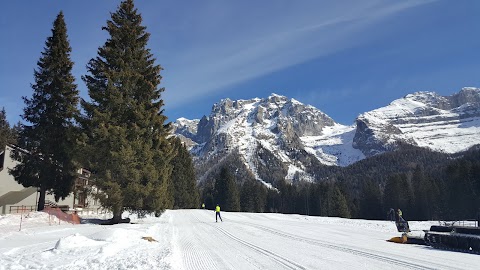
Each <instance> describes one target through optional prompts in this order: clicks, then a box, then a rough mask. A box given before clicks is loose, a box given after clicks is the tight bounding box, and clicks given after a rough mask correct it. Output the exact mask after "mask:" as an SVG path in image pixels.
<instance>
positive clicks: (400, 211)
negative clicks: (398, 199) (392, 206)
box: [397, 208, 405, 221]
mask: <svg viewBox="0 0 480 270" xmlns="http://www.w3.org/2000/svg"><path fill="white" fill-rule="evenodd" d="M397 215H398V221H405V220H404V219H403V217H402V210H400V208H398V209H397Z"/></svg>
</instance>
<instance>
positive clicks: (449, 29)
mask: <svg viewBox="0 0 480 270" xmlns="http://www.w3.org/2000/svg"><path fill="white" fill-rule="evenodd" d="M119 3H120V2H119V1H94V0H82V1H53V0H48V1H47V0H31V1H26V0H17V1H6V2H4V3H2V7H3V12H2V16H1V17H0V37H1V40H0V107H5V109H6V111H7V116H8V120H9V121H10V123H11V124H13V123H15V122H17V121H19V120H20V117H19V115H20V114H22V108H23V107H24V104H23V101H22V99H21V97H22V96H28V97H31V95H32V89H31V87H30V84H31V83H33V82H34V78H33V70H34V69H36V68H37V66H36V62H37V61H38V59H39V58H40V55H41V52H42V51H43V50H44V49H43V48H44V44H45V40H46V38H47V37H48V36H50V35H51V29H52V24H53V21H54V20H55V17H56V15H57V14H58V13H59V12H60V11H61V10H62V11H63V12H64V15H65V20H66V23H67V30H68V36H69V41H70V45H71V47H72V53H71V59H72V60H73V61H74V63H75V66H74V69H73V75H74V76H75V77H76V79H77V80H76V83H77V85H78V88H79V90H80V92H81V96H82V97H83V98H87V99H88V94H87V89H86V87H85V84H84V83H83V81H82V80H81V79H80V77H81V76H82V75H85V74H86V68H85V66H86V64H87V62H88V61H89V60H90V59H91V58H93V57H96V55H97V49H98V47H100V46H102V45H103V44H104V43H105V41H106V39H107V33H106V32H105V31H102V30H101V28H102V26H105V24H106V21H107V19H109V18H110V12H114V11H115V10H116V8H117V6H118V4H119ZM135 4H136V7H137V8H138V10H139V12H140V13H141V14H142V16H143V19H144V22H143V24H144V25H145V26H147V31H148V32H150V33H151V37H150V41H149V44H148V47H149V48H150V49H151V51H152V53H153V54H154V56H155V57H156V59H157V63H158V64H160V65H162V67H163V68H164V69H165V70H164V71H162V76H163V80H162V83H161V86H163V87H165V88H166V91H165V92H164V94H163V96H162V98H163V99H164V101H165V105H166V106H165V114H166V115H167V116H168V118H169V121H174V120H175V119H177V118H179V117H186V118H190V119H193V118H201V117H202V116H203V115H208V114H209V113H210V110H211V107H212V105H213V104H214V103H216V102H218V101H219V100H220V99H222V98H227V97H228V98H230V99H250V98H254V97H260V98H263V97H268V96H269V95H270V94H271V93H276V94H281V95H285V96H287V97H289V98H295V99H297V100H299V101H301V102H303V103H306V104H310V105H313V106H315V107H317V108H318V109H320V110H321V111H323V112H325V113H327V114H328V115H329V116H331V117H332V118H333V119H334V120H335V121H337V122H340V123H342V124H352V123H353V121H354V120H355V117H356V116H358V114H360V113H362V112H365V111H369V110H372V109H376V108H379V107H382V106H385V105H387V104H388V103H390V102H391V101H393V100H394V99H397V98H401V97H403V96H404V95H406V94H408V93H412V92H415V91H436V92H438V93H440V94H442V95H451V94H453V93H455V92H457V91H459V90H460V89H461V87H464V86H476V87H480V23H479V22H478V12H479V11H480V1H477V0H456V1H447V0H444V1H442V0H438V1H434V0H431V1H430V0H426V1H420V0H415V1H408V0H402V1H397V0H362V1H357V0H338V1H333V0H331V1H321V0H311V1H309V0H304V1H291V0H264V1H254V0H244V1H233V0H232V1H230V0H225V1H220V0H208V1H207V0H204V1H195V0H185V1H167V0H165V1H153V0H152V1H146V0H145V1H142V0H137V1H135Z"/></svg>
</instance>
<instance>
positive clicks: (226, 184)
mask: <svg viewBox="0 0 480 270" xmlns="http://www.w3.org/2000/svg"><path fill="white" fill-rule="evenodd" d="M215 200H216V203H217V204H219V205H220V207H223V209H225V210H226V211H232V212H237V211H240V196H239V194H238V189H237V185H236V184H235V179H234V176H233V175H232V174H231V173H230V172H229V171H228V169H227V168H226V167H222V169H221V170H220V174H219V176H218V178H217V179H216V180H215Z"/></svg>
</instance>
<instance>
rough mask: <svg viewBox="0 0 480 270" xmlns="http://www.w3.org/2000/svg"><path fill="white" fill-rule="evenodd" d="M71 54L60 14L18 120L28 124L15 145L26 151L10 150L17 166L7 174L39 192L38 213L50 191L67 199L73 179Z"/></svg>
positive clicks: (74, 111) (74, 93)
mask: <svg viewBox="0 0 480 270" xmlns="http://www.w3.org/2000/svg"><path fill="white" fill-rule="evenodd" d="M70 52H71V48H70V44H69V42H68V38H67V28H66V24H65V21H64V16H63V13H62V12H60V13H59V14H58V16H57V18H56V19H55V22H54V23H53V29H52V36H50V37H48V38H47V41H46V42H45V51H44V52H42V56H41V58H40V60H39V61H38V63H37V65H38V68H37V70H35V71H34V77H35V84H33V85H32V88H33V91H34V93H33V95H32V98H30V99H29V98H27V97H23V100H24V102H25V108H24V110H23V112H24V113H23V115H22V118H23V120H25V122H27V123H29V124H25V125H23V126H22V128H21V131H20V134H19V138H18V146H19V147H20V148H22V149H23V150H26V151H19V150H16V151H14V158H15V159H16V160H18V161H19V162H20V163H19V164H18V165H17V166H16V167H15V168H13V169H12V170H11V174H12V175H13V176H14V177H15V180H16V181H17V182H19V183H20V184H22V185H24V186H25V187H30V186H34V187H39V188H40V196H39V200H38V210H43V208H44V203H45V193H46V192H47V191H48V190H52V191H53V193H54V194H55V198H56V199H57V200H58V199H59V198H65V197H66V196H68V194H69V193H70V192H71V188H72V185H73V181H74V180H75V177H76V168H75V165H74V163H73V158H74V145H75V143H74V142H75V138H74V132H73V130H74V118H75V117H76V116H77V115H78V109H77V105H78V99H79V97H78V90H77V86H76V85H75V83H74V77H73V76H72V74H71V73H72V67H73V62H72V61H71V60H70Z"/></svg>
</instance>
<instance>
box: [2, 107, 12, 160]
mask: <svg viewBox="0 0 480 270" xmlns="http://www.w3.org/2000/svg"><path fill="white" fill-rule="evenodd" d="M14 142H15V134H14V129H13V128H11V127H10V123H9V122H8V121H7V113H6V112H5V108H2V110H1V111H0V153H1V152H2V151H3V150H4V149H5V146H6V145H7V144H12V143H14Z"/></svg>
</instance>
